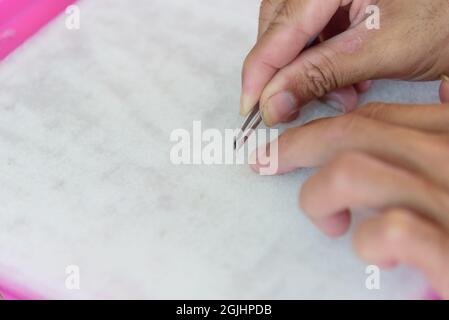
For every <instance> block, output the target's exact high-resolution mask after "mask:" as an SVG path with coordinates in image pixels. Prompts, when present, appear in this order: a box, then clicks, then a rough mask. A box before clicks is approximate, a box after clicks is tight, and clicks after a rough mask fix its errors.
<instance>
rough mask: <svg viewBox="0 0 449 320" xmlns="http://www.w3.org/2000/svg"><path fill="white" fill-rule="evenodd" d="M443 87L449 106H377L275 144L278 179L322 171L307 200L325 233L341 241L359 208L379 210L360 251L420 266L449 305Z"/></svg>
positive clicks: (362, 235)
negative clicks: (297, 172)
mask: <svg viewBox="0 0 449 320" xmlns="http://www.w3.org/2000/svg"><path fill="white" fill-rule="evenodd" d="M442 88H444V90H442V92H441V98H442V101H443V102H445V104H441V105H398V104H393V105H387V104H382V103H371V104H368V105H366V106H364V107H362V108H360V109H358V110H357V111H354V112H352V113H349V114H346V115H343V116H340V117H336V118H328V119H321V120H317V121H313V122H311V123H309V124H306V125H305V126H302V127H298V128H293V129H289V130H287V131H286V132H285V133H284V134H282V135H281V136H280V137H279V139H278V140H276V141H274V142H273V143H275V144H277V147H278V149H279V155H278V161H279V169H278V172H277V174H285V173H288V172H291V171H294V170H297V169H300V168H309V167H318V168H320V169H319V170H318V172H317V173H316V174H315V175H313V176H312V177H311V178H310V179H309V180H308V181H306V183H305V184H304V186H303V187H302V189H301V191H300V195H299V203H300V207H301V209H302V210H303V211H304V212H305V213H306V215H307V216H308V217H309V218H310V220H311V221H312V222H313V223H314V224H315V225H316V226H317V227H318V228H319V229H320V230H322V231H323V232H324V233H325V234H327V235H329V236H331V237H338V236H341V235H343V234H344V233H346V232H347V230H348V228H349V226H350V222H351V209H354V208H357V209H376V210H377V211H379V212H380V214H379V215H377V216H376V217H374V218H371V219H368V220H366V221H364V222H363V223H362V224H361V225H359V226H358V227H357V229H356V232H355V235H354V248H355V251H356V253H357V254H358V255H359V256H360V257H361V258H362V259H363V260H365V261H366V262H367V263H369V264H375V265H379V266H381V267H393V266H396V265H397V264H407V265H410V266H412V267H415V268H418V269H419V270H421V271H422V272H423V273H424V274H425V275H426V277H427V278H428V280H429V282H430V284H431V285H432V286H433V288H434V289H435V290H437V291H438V292H439V293H440V294H441V295H442V296H443V297H444V298H446V299H449V275H448V274H447V272H448V270H449V167H448V165H447V163H448V162H447V161H448V160H447V159H449V126H448V123H449V99H448V97H449V85H448V83H443V85H442ZM263 150H268V148H267V147H264V148H262V149H261V150H260V151H258V152H262V151H263ZM261 155H263V154H262V153H260V154H259V156H261ZM261 159H263V158H261ZM260 168H261V165H260V164H258V162H256V164H255V165H253V169H254V170H255V171H259V170H260ZM323 199H326V201H323Z"/></svg>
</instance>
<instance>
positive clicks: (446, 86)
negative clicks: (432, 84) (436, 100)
mask: <svg viewBox="0 0 449 320" xmlns="http://www.w3.org/2000/svg"><path fill="white" fill-rule="evenodd" d="M442 79H443V81H442V82H441V86H440V99H441V102H442V103H449V77H448V76H446V75H444V76H442Z"/></svg>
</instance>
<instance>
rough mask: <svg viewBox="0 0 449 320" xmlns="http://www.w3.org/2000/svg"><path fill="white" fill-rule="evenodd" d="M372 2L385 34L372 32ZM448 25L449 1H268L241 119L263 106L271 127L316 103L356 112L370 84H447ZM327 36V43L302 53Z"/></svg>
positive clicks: (247, 72)
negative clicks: (383, 81)
mask: <svg viewBox="0 0 449 320" xmlns="http://www.w3.org/2000/svg"><path fill="white" fill-rule="evenodd" d="M369 4H375V5H377V6H378V7H379V9H380V18H381V27H380V30H368V28H367V27H366V24H365V20H366V12H365V8H366V6H367V5H369ZM448 20H449V6H448V3H447V0H414V1H409V0H320V1H317V0H265V1H263V2H262V6H261V13H260V23H259V36H258V40H257V43H256V45H255V46H254V48H253V49H252V50H251V52H250V53H249V55H248V56H247V58H246V60H245V63H244V67H243V75H242V77H243V80H242V81H243V88H242V99H241V113H242V115H246V114H247V113H248V112H249V110H251V109H252V108H253V106H254V105H255V104H256V103H257V102H258V101H259V100H260V108H261V111H262V114H263V118H264V121H265V123H266V124H267V125H269V126H272V125H275V124H277V123H279V122H283V121H288V120H291V119H293V118H295V116H296V115H297V113H298V110H299V108H300V107H301V106H303V105H304V104H306V103H308V102H310V101H311V100H313V99H315V98H325V99H330V100H333V101H334V104H335V103H337V104H338V105H340V106H341V108H342V109H344V110H342V111H351V110H352V109H354V108H355V107H356V105H357V92H361V91H365V90H366V89H367V88H368V86H369V83H368V82H366V81H367V80H369V79H379V78H394V79H406V80H434V79H437V78H440V76H441V74H444V73H446V74H447V73H449V41H448V39H449V24H448V23H447V21H448ZM320 33H321V39H322V40H325V41H323V42H321V43H319V44H317V45H315V46H313V47H311V48H309V49H307V50H305V51H303V52H301V51H302V50H303V49H304V47H305V46H306V45H307V43H308V42H309V41H310V40H311V39H313V38H314V37H315V36H316V35H317V34H320ZM354 84H355V86H353V85H354Z"/></svg>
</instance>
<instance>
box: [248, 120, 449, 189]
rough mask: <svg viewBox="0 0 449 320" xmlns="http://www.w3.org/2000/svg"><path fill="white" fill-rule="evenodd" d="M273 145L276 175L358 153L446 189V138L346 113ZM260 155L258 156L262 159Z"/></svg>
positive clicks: (448, 145) (257, 164)
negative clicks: (419, 176) (388, 163)
mask: <svg viewBox="0 0 449 320" xmlns="http://www.w3.org/2000/svg"><path fill="white" fill-rule="evenodd" d="M272 144H273V145H272V146H270V149H271V150H277V153H276V156H277V159H275V160H276V161H277V172H276V173H277V174H284V173H287V172H290V171H293V170H296V169H298V168H313V167H320V166H322V165H324V164H326V163H328V162H329V161H331V160H332V159H334V158H335V157H336V156H337V155H338V154H340V153H343V152H349V151H358V152H363V153H367V154H370V155H373V156H375V157H378V158H380V159H383V160H385V161H387V162H390V163H393V164H395V165H397V166H399V167H404V168H407V169H408V170H411V171H414V172H416V173H418V174H421V175H422V176H424V177H425V178H428V179H430V180H432V181H434V182H436V183H438V184H439V185H441V186H444V187H447V188H449V181H448V179H447V177H448V176H449V168H448V166H447V159H448V158H449V142H448V138H447V136H446V135H435V134H430V133H427V132H422V131H418V130H413V129H410V128H406V127H400V126H395V125H392V124H389V123H385V122H381V121H377V120H374V119H369V118H366V117H362V116H359V115H357V114H348V115H345V116H342V117H337V118H328V119H322V120H318V121H314V122H311V123H309V124H307V125H305V126H301V127H297V128H294V129H289V130H287V131H286V132H284V133H283V134H282V135H280V136H279V138H278V139H277V140H275V141H273V142H272ZM265 149H266V148H265ZM263 150H264V149H261V152H260V153H259V156H263V154H262V151H263ZM429 155H432V156H430V157H429ZM260 159H263V158H262V157H260ZM256 160H257V159H256ZM260 163H263V162H262V161H260V162H259V161H256V162H255V164H254V165H253V166H252V167H253V169H254V170H256V171H259V170H260V168H261V167H262V166H260Z"/></svg>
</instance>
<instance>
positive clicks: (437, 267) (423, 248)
mask: <svg viewBox="0 0 449 320" xmlns="http://www.w3.org/2000/svg"><path fill="white" fill-rule="evenodd" d="M354 249H355V251H356V252H357V254H358V255H359V256H360V257H361V258H362V259H363V260H365V261H366V262H368V263H370V264H375V265H379V266H384V265H392V264H396V263H404V264H407V265H409V266H412V267H415V268H418V269H420V270H421V271H422V272H424V274H425V275H426V277H427V279H428V280H429V281H430V283H431V284H432V286H433V287H434V289H436V290H437V291H438V292H440V293H441V294H443V295H444V297H446V298H449V278H448V277H447V270H449V236H448V234H447V233H446V232H444V231H443V230H441V229H440V228H439V227H437V226H436V225H434V224H432V223H431V222H429V221H428V220H425V219H423V218H422V217H420V216H419V215H417V214H415V213H413V212H410V211H409V210H404V209H390V210H387V211H386V212H384V214H383V215H381V216H378V217H376V218H374V219H371V220H368V221H366V222H364V223H363V224H361V225H360V226H359V227H358V228H357V229H356V232H355V235H354Z"/></svg>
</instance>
